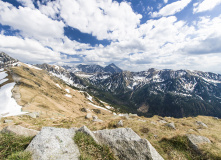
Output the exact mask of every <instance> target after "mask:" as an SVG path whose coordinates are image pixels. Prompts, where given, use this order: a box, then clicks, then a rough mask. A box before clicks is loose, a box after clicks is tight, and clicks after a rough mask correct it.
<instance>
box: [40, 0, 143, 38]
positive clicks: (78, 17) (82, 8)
mask: <svg viewBox="0 0 221 160" xmlns="http://www.w3.org/2000/svg"><path fill="white" fill-rule="evenodd" d="M39 6H40V7H39V8H40V10H41V11H42V13H44V14H46V15H50V16H51V17H55V15H56V14H57V13H58V12H59V14H60V17H61V18H62V19H63V20H64V21H65V23H66V24H67V25H69V26H71V27H73V28H77V29H78V30H80V31H81V32H83V33H88V34H92V35H93V36H96V37H97V39H99V40H103V39H109V40H121V39H124V38H125V37H128V34H130V31H132V30H133V29H135V28H137V26H138V25H139V24H140V19H141V18H142V16H141V15H140V14H137V13H135V12H134V11H133V10H132V8H131V6H130V4H129V3H127V2H125V1H124V2H121V3H118V2H116V1H112V0H108V1H97V0H90V1H88V0H81V1H78V0H56V1H54V2H48V3H47V4H46V5H39ZM48 8H51V9H48Z"/></svg>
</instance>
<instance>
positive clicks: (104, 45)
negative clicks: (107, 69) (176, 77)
mask: <svg viewBox="0 0 221 160" xmlns="http://www.w3.org/2000/svg"><path fill="white" fill-rule="evenodd" d="M220 28H221V0H115V1H114V0H51V1H49V0H0V52H1V51H3V52H6V53H8V54H9V55H11V56H13V57H15V58H18V59H19V60H20V61H22V62H26V63H32V64H35V63H50V64H59V65H66V64H68V65H77V64H80V63H83V64H99V65H102V66H105V65H108V64H110V63H115V64H116V65H118V66H119V67H121V68H122V69H124V70H130V71H141V70H147V69H148V68H157V69H190V70H201V71H211V72H216V73H221V67H219V66H221V29H220Z"/></svg>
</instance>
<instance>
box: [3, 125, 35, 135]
mask: <svg viewBox="0 0 221 160" xmlns="http://www.w3.org/2000/svg"><path fill="white" fill-rule="evenodd" d="M1 132H2V133H12V134H16V135H20V136H26V137H33V136H35V135H37V134H38V133H39V131H36V130H34V129H28V128H25V127H22V126H20V125H11V126H7V127H5V128H3V129H2V131H1Z"/></svg>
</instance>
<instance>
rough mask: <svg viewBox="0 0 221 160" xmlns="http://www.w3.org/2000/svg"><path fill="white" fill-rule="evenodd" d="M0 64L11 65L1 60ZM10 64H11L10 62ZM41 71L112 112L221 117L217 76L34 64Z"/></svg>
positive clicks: (88, 66)
mask: <svg viewBox="0 0 221 160" xmlns="http://www.w3.org/2000/svg"><path fill="white" fill-rule="evenodd" d="M1 55H4V56H1V57H2V58H1V64H3V62H4V63H5V64H8V63H12V62H14V61H16V60H15V59H9V61H8V62H6V61H5V60H4V61H3V60H2V59H6V58H4V57H7V56H5V55H6V54H1ZM10 60H11V61H10ZM36 67H39V68H41V69H43V70H46V71H48V72H49V73H51V74H52V75H53V76H56V77H58V78H59V79H62V80H63V81H64V82H65V83H67V84H68V85H70V86H72V87H76V88H80V89H81V90H84V91H86V92H88V93H89V94H91V95H93V96H95V97H98V98H99V99H101V100H102V101H106V102H108V103H110V104H111V105H112V106H113V107H115V109H117V110H120V111H124V112H133V113H137V114H138V115H142V116H146V117H150V116H153V115H160V116H172V117H178V118H180V117H188V116H197V115H208V116H216V117H221V75H220V74H216V73H211V72H202V71H191V70H169V69H165V70H158V69H154V68H151V69H149V70H147V71H141V72H130V71H123V70H122V69H120V68H119V67H117V66H116V65H115V64H110V65H108V66H106V67H102V66H99V65H78V66H76V67H70V66H63V67H61V66H58V65H49V64H38V65H36Z"/></svg>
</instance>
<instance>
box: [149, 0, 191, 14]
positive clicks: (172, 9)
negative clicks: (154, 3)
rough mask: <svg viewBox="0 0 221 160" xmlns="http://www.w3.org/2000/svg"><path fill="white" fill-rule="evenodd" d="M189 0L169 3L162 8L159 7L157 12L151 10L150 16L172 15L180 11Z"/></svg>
mask: <svg viewBox="0 0 221 160" xmlns="http://www.w3.org/2000/svg"><path fill="white" fill-rule="evenodd" d="M190 2H191V0H180V1H176V2H173V3H170V4H168V5H166V6H165V7H163V8H162V9H160V11H159V12H153V13H152V17H161V16H170V15H174V14H176V13H178V12H180V11H182V10H183V9H184V8H185V7H186V6H187V5H188V4H189V3H190Z"/></svg>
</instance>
